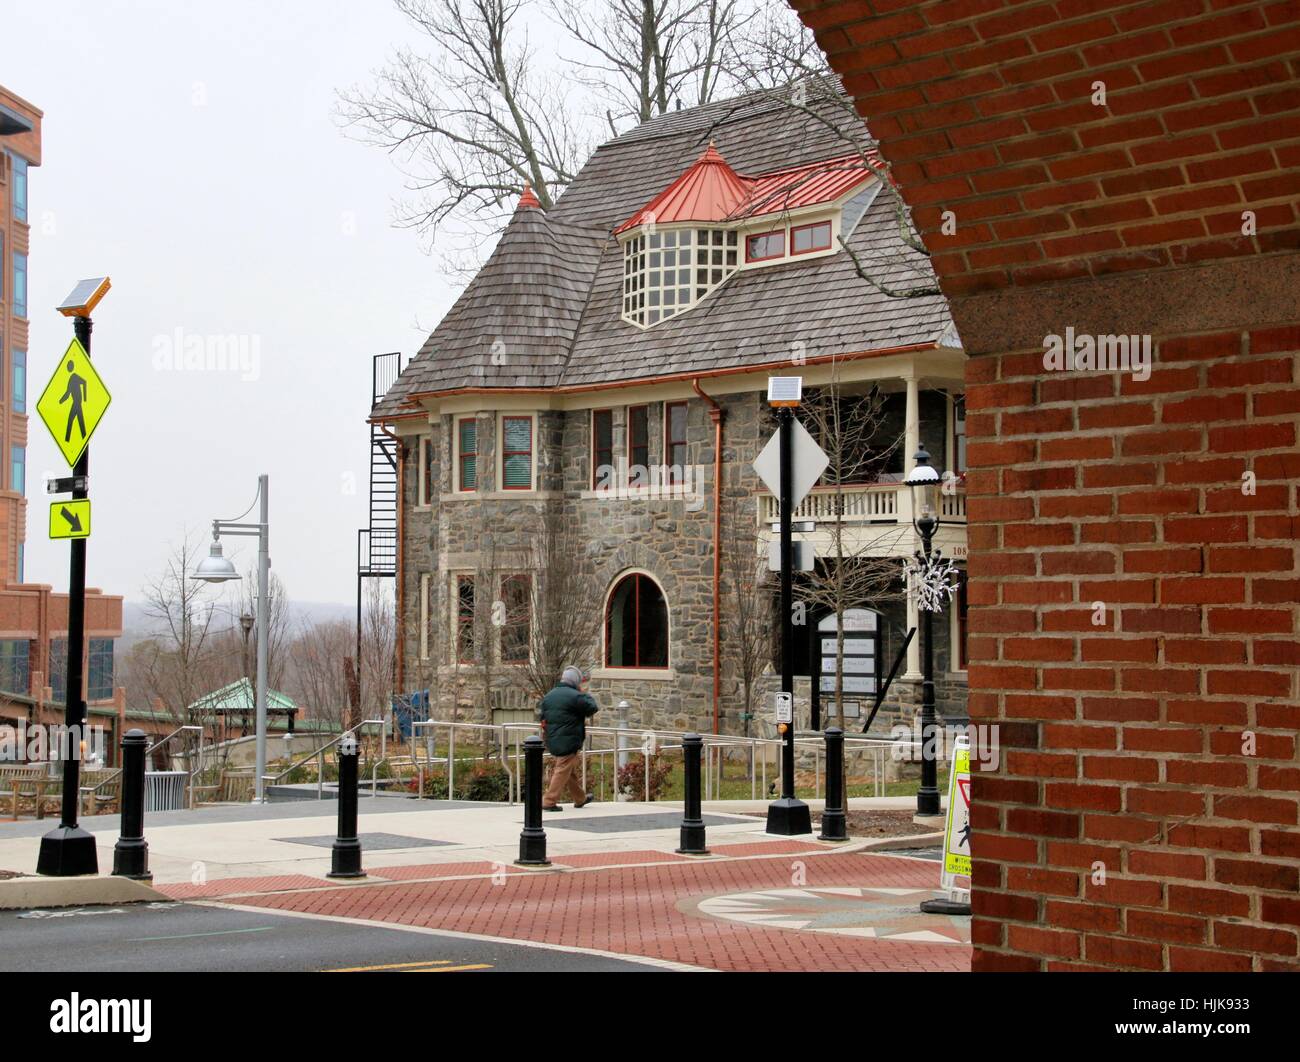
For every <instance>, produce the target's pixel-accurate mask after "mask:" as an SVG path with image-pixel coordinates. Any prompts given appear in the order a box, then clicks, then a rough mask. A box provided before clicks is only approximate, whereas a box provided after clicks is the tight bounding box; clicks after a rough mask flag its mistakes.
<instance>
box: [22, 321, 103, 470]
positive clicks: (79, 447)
mask: <svg viewBox="0 0 1300 1062" xmlns="http://www.w3.org/2000/svg"><path fill="white" fill-rule="evenodd" d="M112 400H113V396H112V395H110V394H109V393H108V388H107V387H105V386H104V381H103V380H101V379H100V378H99V373H97V372H96V371H95V367H94V366H93V365H92V364H91V363H90V357H89V355H88V354H87V353H86V348H85V347H83V346H82V345H81V343H80V341H79V340H76V339H74V340H73V341H72V343H71V345H70V346H69V347H68V350H67V353H66V354H64V355H63V357H62V358H61V359H59V364H58V367H57V368H56V369H55V370H54V375H53V376H51V377H50V382H49V383H48V384H46V385H45V390H44V392H42V394H41V397H40V399H39V400H38V401H37V403H36V412H37V413H39V414H40V415H41V420H43V421H44V422H45V426H46V427H47V428H49V430H50V434H51V435H52V436H54V442H55V444H56V445H57V446H58V448H59V450H60V451H61V452H62V453H63V456H64V459H65V460H66V461H67V462H68V464H69V465H72V466H75V465H76V463H77V459H78V458H79V457H80V456H81V452H82V451H83V450H85V448H86V444H87V443H89V442H90V437H91V436H92V435H94V434H95V429H96V428H97V427H98V426H99V421H100V418H102V417H103V416H104V411H105V410H106V409H108V404H109V402H111V401H112Z"/></svg>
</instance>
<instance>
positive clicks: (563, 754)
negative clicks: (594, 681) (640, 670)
mask: <svg viewBox="0 0 1300 1062" xmlns="http://www.w3.org/2000/svg"><path fill="white" fill-rule="evenodd" d="M582 683H583V677H582V672H581V671H579V670H578V669H577V668H576V667H566V668H565V669H564V674H563V675H561V676H560V684H559V685H558V686H556V687H555V689H553V690H551V692H550V693H548V694H547V695H546V696H545V697H543V698H542V705H541V712H542V740H543V741H545V742H546V751H547V752H549V753H550V754H551V755H552V756H554V757H555V764H554V766H553V767H552V768H551V781H550V784H549V785H547V787H546V794H545V795H544V796H543V797H542V810H543V811H563V810H564V809H563V808H562V807H560V797H561V796H563V795H564V792H565V790H566V789H567V790H568V792H569V795H570V796H571V797H572V798H573V806H574V807H575V808H582V807H586V806H587V805H588V804H590V803H591V801H592V799H593V798H592V795H591V794H590V793H584V792H583V791H582V778H581V776H580V775H579V773H578V770H577V768H578V762H579V761H578V758H579V757H580V756H581V755H582V746H583V743H584V742H585V741H586V740H587V720H588V719H590V718H591V717H592V716H593V715H595V714H596V712H597V711H598V706H597V704H596V702H595V700H594V699H593V698H592V697H591V696H590V695H589V694H586V693H583V692H582Z"/></svg>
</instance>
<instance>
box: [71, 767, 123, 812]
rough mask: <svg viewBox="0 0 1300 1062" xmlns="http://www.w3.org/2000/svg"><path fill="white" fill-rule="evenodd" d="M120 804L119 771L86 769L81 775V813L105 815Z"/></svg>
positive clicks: (120, 783) (120, 781) (120, 782)
mask: <svg viewBox="0 0 1300 1062" xmlns="http://www.w3.org/2000/svg"><path fill="white" fill-rule="evenodd" d="M121 806H122V772H121V771H86V772H83V773H82V776H81V813H82V814H83V815H106V814H108V813H110V812H114V811H117V810H119V809H120V808H121Z"/></svg>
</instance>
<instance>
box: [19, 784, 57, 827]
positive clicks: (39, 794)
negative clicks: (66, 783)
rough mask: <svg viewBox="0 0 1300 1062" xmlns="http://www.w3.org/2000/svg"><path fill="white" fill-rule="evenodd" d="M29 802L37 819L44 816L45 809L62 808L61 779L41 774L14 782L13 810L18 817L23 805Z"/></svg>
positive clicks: (54, 809)
mask: <svg viewBox="0 0 1300 1062" xmlns="http://www.w3.org/2000/svg"><path fill="white" fill-rule="evenodd" d="M27 803H30V805H31V808H32V811H33V812H35V814H36V817H37V818H38V819H43V818H45V812H46V810H47V809H49V810H51V811H61V810H62V809H63V779H62V778H50V777H48V776H42V777H40V778H30V779H25V780H21V781H15V782H14V795H13V811H14V818H18V814H19V812H20V811H21V810H22V809H23V805H24V804H27Z"/></svg>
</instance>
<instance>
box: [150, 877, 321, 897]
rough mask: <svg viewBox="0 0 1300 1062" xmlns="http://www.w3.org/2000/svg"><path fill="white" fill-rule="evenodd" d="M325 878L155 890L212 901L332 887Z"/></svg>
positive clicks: (241, 881) (241, 880) (244, 880)
mask: <svg viewBox="0 0 1300 1062" xmlns="http://www.w3.org/2000/svg"><path fill="white" fill-rule="evenodd" d="M329 884H330V882H329V881H327V880H326V879H325V878H312V877H308V876H307V875H306V874H282V875H280V876H278V877H264V878H220V879H218V880H216V881H205V882H204V883H203V884H202V885H192V884H190V883H189V882H179V883H173V884H170V885H157V886H155V888H157V890H158V891H159V892H161V893H163V894H164V895H166V896H170V897H171V898H172V899H173V900H211V899H215V898H217V897H221V896H237V895H240V894H241V893H250V892H279V891H281V890H284V889H319V888H323V887H325V886H327V885H329Z"/></svg>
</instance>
